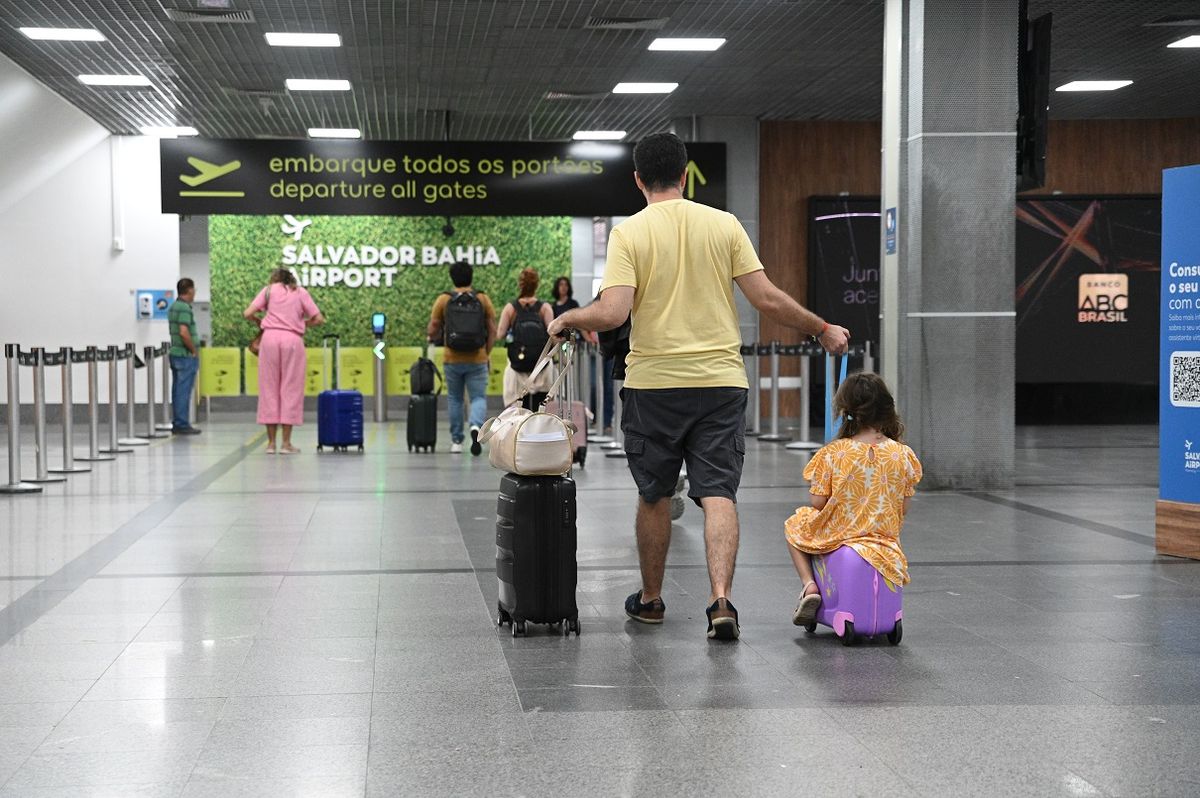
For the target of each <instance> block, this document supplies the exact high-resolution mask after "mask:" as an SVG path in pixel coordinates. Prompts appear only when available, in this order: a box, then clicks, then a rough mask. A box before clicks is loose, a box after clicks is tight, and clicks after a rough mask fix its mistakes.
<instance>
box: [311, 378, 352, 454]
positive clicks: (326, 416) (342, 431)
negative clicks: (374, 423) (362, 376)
mask: <svg viewBox="0 0 1200 798" xmlns="http://www.w3.org/2000/svg"><path fill="white" fill-rule="evenodd" d="M326 446H328V447H330V448H332V449H333V450H334V451H335V452H337V451H343V452H344V451H346V450H348V449H349V448H350V447H351V446H357V447H358V450H359V451H360V452H361V451H362V448H363V396H362V394H361V393H359V392H358V391H322V392H321V393H320V395H318V396H317V451H318V452H319V451H323V450H324V448H325V447H326Z"/></svg>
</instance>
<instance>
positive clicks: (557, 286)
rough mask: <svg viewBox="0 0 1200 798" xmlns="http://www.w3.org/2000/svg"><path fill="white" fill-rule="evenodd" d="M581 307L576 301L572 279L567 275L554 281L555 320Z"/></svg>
mask: <svg viewBox="0 0 1200 798" xmlns="http://www.w3.org/2000/svg"><path fill="white" fill-rule="evenodd" d="M577 307H579V303H578V302H577V301H576V300H575V289H574V288H573V287H572V286H571V278H570V277H567V276H566V275H565V274H564V275H563V276H562V277H559V278H558V279H557V280H555V281H554V307H553V310H554V318H556V319H557V318H558V317H559V316H561V315H562V314H564V313H566V312H567V311H568V310H574V309H575V308H577Z"/></svg>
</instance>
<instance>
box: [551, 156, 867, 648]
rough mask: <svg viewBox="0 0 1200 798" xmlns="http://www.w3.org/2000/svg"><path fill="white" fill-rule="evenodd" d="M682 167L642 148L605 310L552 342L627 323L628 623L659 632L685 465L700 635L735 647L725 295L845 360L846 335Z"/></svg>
mask: <svg viewBox="0 0 1200 798" xmlns="http://www.w3.org/2000/svg"><path fill="white" fill-rule="evenodd" d="M687 163H688V156H687V148H686V147H685V146H684V144H683V141H681V140H680V139H679V137H677V136H675V135H673V134H671V133H656V134H654V135H651V136H647V137H646V138H644V139H642V140H641V141H639V142H638V143H637V145H636V146H635V147H634V150H633V164H634V169H635V172H634V181H635V182H636V183H637V186H638V189H640V190H641V192H642V195H643V196H644V197H645V199H646V208H645V209H644V210H642V211H639V212H638V213H637V214H635V215H633V216H631V217H630V218H629V219H627V220H626V221H624V222H622V223H621V224H619V225H617V226H616V227H615V228H613V231H612V236H611V237H610V238H609V241H608V261H607V265H606V266H605V271H604V283H603V285H602V286H601V293H600V298H599V299H598V300H597V301H596V302H593V303H592V304H591V305H589V306H588V307H586V308H579V309H576V310H570V311H567V312H566V313H564V314H563V315H561V316H559V317H558V318H557V319H555V320H554V321H553V322H552V323H551V325H550V333H551V334H552V335H555V336H557V335H558V334H559V333H561V332H562V330H564V329H566V328H576V329H584V330H611V329H613V328H615V327H617V326H619V325H621V324H622V323H623V322H624V321H625V319H626V318H629V316H630V312H631V311H632V314H633V316H632V318H633V325H632V329H631V332H630V351H629V356H628V358H627V359H626V368H627V372H628V373H627V376H626V379H625V387H624V389H623V390H622V401H623V402H624V405H623V407H624V411H623V413H622V418H621V429H622V431H623V432H624V433H625V452H626V454H627V459H628V462H629V470H630V471H631V472H632V474H633V478H634V482H636V483H637V487H638V495H639V501H638V509H637V520H636V534H637V544H638V559H639V561H640V564H641V572H642V574H641V575H642V587H641V589H640V590H638V591H637V592H635V593H633V594H632V595H631V596H629V598H627V599H626V600H625V614H626V615H627V616H628V617H629V618H630V619H632V620H634V621H639V622H641V623H654V624H658V623H662V622H663V616H664V614H665V612H666V604H665V603H664V602H663V599H662V587H663V574H664V569H665V567H666V560H667V549H668V548H669V546H670V543H671V516H670V512H671V503H670V501H667V500H668V499H669V498H670V497H671V495H672V494H673V493H674V491H675V485H676V481H677V480H678V478H679V472H680V468H681V467H682V466H683V464H684V463H685V462H686V464H687V474H688V478H687V481H688V495H689V496H690V497H691V498H692V500H693V501H695V502H696V503H697V504H699V505H700V506H701V507H702V508H703V510H704V546H705V553H706V557H707V560H708V578H709V583H710V587H711V593H710V595H709V605H708V608H707V610H706V612H705V614H706V615H707V616H708V629H707V634H708V637H709V638H710V639H718V640H734V639H737V637H738V636H739V634H740V633H741V632H740V627H739V625H738V614H737V610H736V609H735V608H734V606H733V603H732V602H730V600H729V594H730V591H731V589H732V586H733V571H734V566H735V565H736V562H737V550H738V539H739V531H738V517H737V503H736V502H737V490H738V486H739V484H740V482H741V474H742V462H743V459H744V457H745V451H746V440H745V410H746V396H747V393H748V383H747V381H746V369H745V366H744V365H743V363H742V358H741V355H740V354H739V352H740V349H741V343H742V340H741V335H740V333H739V332H738V314H737V307H736V305H735V304H734V295H733V285H734V283H735V282H736V283H737V285H738V287H739V288H740V289H741V290H742V293H744V294H745V295H746V298H747V299H749V300H750V304H752V305H753V306H754V307H755V308H757V309H758V310H759V311H760V312H761V313H762V314H763V315H764V316H766V317H768V318H770V319H772V320H774V321H776V322H778V323H780V324H783V325H785V326H788V327H793V328H796V329H799V330H801V331H803V332H805V333H808V334H809V335H812V336H814V337H815V338H817V340H818V341H820V342H821V345H822V346H824V347H825V349H826V350H828V351H830V352H834V353H838V354H840V353H841V352H844V351H845V350H846V346H847V344H848V343H849V338H850V333H849V332H848V331H847V330H846V329H844V328H842V327H837V326H834V325H831V324H827V323H826V322H824V321H822V320H821V319H820V318H819V317H817V316H816V315H815V314H813V313H811V312H809V311H807V310H805V309H804V308H803V307H801V306H800V305H799V304H798V303H797V302H796V301H795V300H794V299H792V298H791V297H789V296H788V295H787V294H785V293H784V292H783V291H781V290H779V289H778V288H777V287H776V286H775V285H774V284H773V283H772V282H771V281H770V280H769V279H768V278H767V276H766V274H765V273H764V271H763V265H762V263H761V262H759V259H758V256H757V255H756V254H755V252H754V246H753V245H752V244H751V243H750V237H749V236H748V235H746V231H745V230H744V229H743V228H742V226H741V224H740V223H739V222H738V220H737V218H736V217H735V216H733V215H732V214H729V213H725V212H724V211H718V210H715V209H713V208H708V207H705V206H704V205H700V204H697V203H694V202H690V201H688V200H686V199H684V198H683V186H684V183H685V181H686V178H687Z"/></svg>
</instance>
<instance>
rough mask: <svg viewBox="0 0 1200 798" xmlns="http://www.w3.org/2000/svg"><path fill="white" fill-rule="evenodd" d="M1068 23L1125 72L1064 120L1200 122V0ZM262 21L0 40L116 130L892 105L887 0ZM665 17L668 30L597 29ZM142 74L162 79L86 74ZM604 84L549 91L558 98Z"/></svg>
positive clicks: (684, 2) (1078, 70) (446, 11)
mask: <svg viewBox="0 0 1200 798" xmlns="http://www.w3.org/2000/svg"><path fill="white" fill-rule="evenodd" d="M1030 5H1031V9H1030V10H1031V13H1032V14H1034V15H1037V14H1041V13H1045V12H1047V11H1052V12H1053V13H1054V15H1055V30H1054V47H1053V64H1052V68H1053V83H1054V85H1059V84H1061V83H1065V82H1067V81H1068V80H1074V79H1079V78H1100V77H1115V78H1126V79H1131V80H1134V81H1135V84H1134V85H1133V86H1132V87H1130V88H1128V89H1125V90H1122V91H1118V92H1114V93H1111V94H1104V95H1101V94H1087V95H1068V94H1055V95H1054V96H1053V98H1052V101H1053V104H1052V110H1051V114H1052V116H1054V117H1059V118H1087V117H1106V116H1108V117H1131V116H1146V117H1154V116H1162V117H1170V116H1200V69H1198V68H1197V67H1200V51H1197V50H1190V51H1189V50H1167V49H1166V47H1165V45H1166V44H1167V43H1168V42H1170V41H1173V40H1175V39H1177V38H1180V37H1182V36H1184V35H1187V34H1189V33H1200V26H1195V27H1183V28H1181V27H1146V25H1145V23H1147V22H1151V21H1153V20H1155V19H1157V18H1160V17H1163V16H1166V15H1185V16H1186V15H1191V16H1195V17H1198V18H1200V0H1188V1H1186V2H1184V1H1177V2H1153V1H1152V0H1145V1H1144V2H1131V0H1089V2H1086V3H1084V2H1079V1H1078V0H1030ZM230 6H231V8H232V9H233V10H236V11H240V12H249V13H250V14H252V15H253V17H254V21H253V22H251V23H221V24H213V23H189V22H176V21H172V20H171V19H170V18H169V16H168V11H183V12H187V11H192V12H195V11H198V10H200V8H199V2H198V0H163V1H162V2H158V1H157V0H113V1H112V2H84V1H83V0H0V20H3V22H0V52H3V53H4V54H6V55H7V56H8V57H10V58H12V59H13V60H14V61H16V62H17V63H18V64H19V65H21V66H22V67H23V68H25V69H26V70H28V71H29V72H30V73H32V74H33V75H34V76H35V77H37V78H39V79H40V80H42V81H43V82H45V83H46V84H47V85H48V86H50V87H51V88H52V89H54V90H55V91H57V92H58V93H60V94H62V95H63V96H64V97H65V98H66V99H67V100H68V101H70V102H72V103H73V104H75V105H77V106H79V107H80V108H82V109H83V110H84V111H86V112H87V113H89V114H91V115H92V116H93V117H94V118H96V119H97V120H98V121H99V122H100V123H101V124H103V125H104V126H105V127H107V128H108V129H110V130H112V131H114V132H117V133H134V132H136V131H137V129H138V128H139V127H140V126H141V125H147V124H168V123H179V124H193V125H195V126H196V127H197V128H199V129H200V131H201V133H202V134H203V135H207V136H214V137H236V136H248V137H250V136H301V135H304V131H305V129H306V128H307V127H309V126H315V125H336V126H356V127H360V128H362V129H363V131H364V133H365V135H366V136H367V137H369V138H395V139H405V138H410V139H416V138H441V137H442V136H445V135H450V136H451V137H454V138H464V139H471V138H491V139H527V138H530V137H533V138H538V139H560V138H567V137H569V136H570V135H571V133H572V132H574V130H576V129H579V128H581V127H603V128H622V129H625V130H627V131H629V133H630V135H631V136H634V137H637V136H640V135H643V134H645V133H647V132H651V131H654V130H661V129H663V128H664V127H665V126H666V125H667V124H668V123H669V120H670V119H672V118H677V117H687V116H691V115H705V114H722V115H724V114H734V115H747V116H755V117H760V118H766V119H873V118H878V116H879V108H880V104H881V98H880V91H881V89H880V85H881V81H880V72H881V70H882V54H881V48H880V42H881V38H882V28H883V7H884V3H883V0H315V1H314V0H230ZM597 17H604V18H608V19H609V20H610V21H612V20H614V19H616V20H620V19H628V18H649V19H660V20H662V19H665V20H666V22H665V23H663V24H662V25H661V30H660V31H655V30H604V29H595V28H594V27H591V26H590V25H589V21H590V20H593V19H594V18H597ZM20 25H37V26H47V27H55V26H61V27H67V26H70V27H96V28H99V29H100V30H101V31H102V32H103V33H104V34H105V35H106V36H107V37H108V38H109V41H108V42H104V43H55V42H31V41H29V40H27V39H25V38H24V37H23V36H21V35H20V34H18V33H17V32H16V30H15V28H16V27H17V26H20ZM268 30H282V31H297V32H307V31H320V32H336V33H340V34H341V35H342V38H343V42H344V46H343V47H341V48H338V49H310V48H304V49H301V48H274V47H269V46H267V44H266V42H265V41H264V39H263V37H262V34H263V32H264V31H268ZM660 34H661V35H689V36H725V37H727V38H728V39H729V41H728V43H727V44H726V46H725V47H724V48H723V49H721V50H719V51H717V52H715V53H652V52H648V51H647V50H646V46H647V45H648V43H649V42H650V41H651V39H653V38H654V37H655V36H657V35H660ZM83 72H120V73H126V72H140V73H142V74H145V75H146V76H147V77H149V78H151V80H152V81H153V83H154V86H153V87H152V88H151V89H148V90H139V91H128V90H113V89H99V88H89V87H85V86H82V85H80V84H79V83H78V81H76V80H75V75H77V74H80V73H83ZM288 77H321V78H333V77H338V78H346V79H348V80H350V81H351V83H352V84H353V90H352V91H350V92H340V93H339V92H322V93H294V94H289V93H287V92H285V91H284V88H283V81H284V80H285V79H286V78H288ZM623 80H665V81H675V82H678V83H680V84H681V85H680V88H679V90H677V91H676V92H675V93H674V94H672V95H670V96H666V97H615V96H612V95H608V94H605V93H606V92H608V91H609V90H610V89H611V88H612V87H613V85H615V84H616V83H617V82H619V81H623ZM551 91H557V92H573V93H585V94H586V93H593V92H594V93H599V94H601V95H602V96H601V97H600V98H598V99H574V100H548V99H546V98H545V96H546V93H547V92H551Z"/></svg>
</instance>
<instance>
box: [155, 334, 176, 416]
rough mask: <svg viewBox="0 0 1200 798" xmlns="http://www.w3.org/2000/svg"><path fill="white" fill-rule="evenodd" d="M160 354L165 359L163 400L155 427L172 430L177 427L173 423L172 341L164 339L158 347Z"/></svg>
mask: <svg viewBox="0 0 1200 798" xmlns="http://www.w3.org/2000/svg"><path fill="white" fill-rule="evenodd" d="M158 351H159V356H160V357H161V358H162V359H163V366H162V401H161V402H159V406H158V407H159V412H160V414H161V415H160V416H159V419H158V425H157V426H156V427H155V429H157V430H159V431H160V432H170V431H171V430H173V429H175V426H174V425H173V424H172V423H171V342H170V341H163V343H162V345H161V346H160V347H159V348H158Z"/></svg>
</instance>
